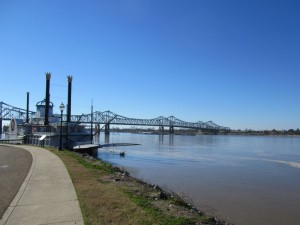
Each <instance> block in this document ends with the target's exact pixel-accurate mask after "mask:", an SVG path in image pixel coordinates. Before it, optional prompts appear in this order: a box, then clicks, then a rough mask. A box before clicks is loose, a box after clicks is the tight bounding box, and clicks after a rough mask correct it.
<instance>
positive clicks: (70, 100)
mask: <svg viewBox="0 0 300 225" xmlns="http://www.w3.org/2000/svg"><path fill="white" fill-rule="evenodd" d="M67 78H68V105H67V122H71V102H72V99H71V98H72V79H73V77H72V76H68V77H67Z"/></svg>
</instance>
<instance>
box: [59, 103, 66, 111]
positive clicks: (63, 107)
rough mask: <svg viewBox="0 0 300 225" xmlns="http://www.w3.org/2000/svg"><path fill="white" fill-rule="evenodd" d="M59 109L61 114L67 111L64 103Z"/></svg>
mask: <svg viewBox="0 0 300 225" xmlns="http://www.w3.org/2000/svg"><path fill="white" fill-rule="evenodd" d="M59 109H60V112H61V113H62V112H63V111H64V109H65V105H64V103H61V104H60V106H59Z"/></svg>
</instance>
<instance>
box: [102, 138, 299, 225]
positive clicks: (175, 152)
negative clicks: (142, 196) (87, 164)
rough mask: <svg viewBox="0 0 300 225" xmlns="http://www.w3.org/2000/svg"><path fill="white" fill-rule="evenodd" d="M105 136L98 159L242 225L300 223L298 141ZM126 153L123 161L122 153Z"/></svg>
mask: <svg viewBox="0 0 300 225" xmlns="http://www.w3.org/2000/svg"><path fill="white" fill-rule="evenodd" d="M103 136H104V135H102V134H101V136H100V142H101V144H103V143H122V142H123V143H124V142H126V143H137V144H140V145H136V146H126V147H124V146H123V147H110V148H101V149H99V151H98V157H99V158H101V159H102V160H105V161H108V162H110V163H112V164H114V165H117V166H120V167H124V168H126V169H127V170H128V171H129V172H130V173H131V174H132V175H133V176H135V177H138V178H142V179H143V180H145V181H147V182H149V183H153V184H157V185H159V186H161V187H163V188H167V189H170V190H172V191H175V192H177V193H181V194H183V195H184V196H185V197H186V198H187V199H188V200H190V201H191V202H192V203H193V204H194V205H195V206H197V207H198V208H199V209H200V210H203V211H205V212H208V213H209V214H211V215H214V216H217V217H219V218H221V219H223V220H225V221H227V222H231V223H234V224H239V225H253V224H255V225H260V224H261V225H268V224H270V225H277V224H278V225H282V224H284V225H289V224H293V225H294V224H300V137H287V136H230V135H199V136H182V135H170V136H169V135H164V136H162V135H145V134H130V133H111V135H110V136H109V140H108V138H106V139H105V138H104V137H103ZM120 151H125V152H126V155H125V157H124V158H121V157H120V156H119V154H118V152H120Z"/></svg>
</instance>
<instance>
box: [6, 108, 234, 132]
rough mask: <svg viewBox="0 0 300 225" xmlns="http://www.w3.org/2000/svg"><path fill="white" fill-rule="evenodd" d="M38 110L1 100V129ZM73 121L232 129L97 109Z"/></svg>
mask: <svg viewBox="0 0 300 225" xmlns="http://www.w3.org/2000/svg"><path fill="white" fill-rule="evenodd" d="M36 115H37V114H36V112H33V111H26V110H25V109H22V108H18V107H14V106H11V105H9V104H6V103H4V102H0V125H1V126H0V129H2V120H10V119H11V118H16V119H23V120H24V121H28V120H29V119H32V118H34V117H36ZM53 116H55V117H57V118H60V117H61V115H60V114H54V115H53ZM62 120H63V121H67V115H66V114H64V115H63V116H62ZM71 122H76V123H83V124H91V123H93V124H105V125H106V129H109V125H110V124H114V125H134V126H156V127H160V128H162V129H163V127H169V128H170V132H171V133H172V131H173V132H174V128H175V127H177V128H188V129H198V130H202V131H205V130H211V131H214V132H220V131H223V132H227V131H229V130H230V128H229V127H224V126H220V125H218V124H216V123H214V122H213V121H208V122H203V121H198V122H186V121H183V120H180V119H178V118H176V117H174V116H169V117H164V116H159V117H157V118H154V119H137V118H130V117H125V116H121V115H118V114H116V113H113V112H111V111H104V112H100V111H95V112H93V113H90V114H82V115H71ZM0 131H1V130H0Z"/></svg>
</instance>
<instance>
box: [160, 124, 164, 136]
mask: <svg viewBox="0 0 300 225" xmlns="http://www.w3.org/2000/svg"><path fill="white" fill-rule="evenodd" d="M164 132H165V129H164V126H159V133H160V134H162V135H164Z"/></svg>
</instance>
